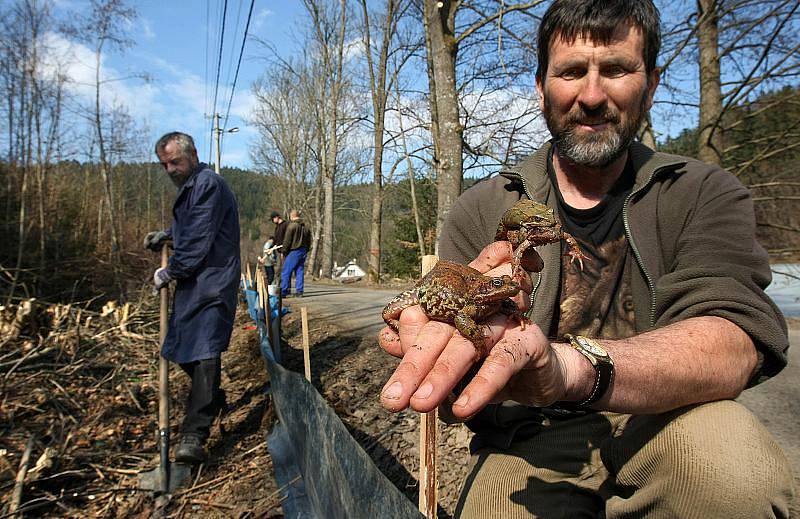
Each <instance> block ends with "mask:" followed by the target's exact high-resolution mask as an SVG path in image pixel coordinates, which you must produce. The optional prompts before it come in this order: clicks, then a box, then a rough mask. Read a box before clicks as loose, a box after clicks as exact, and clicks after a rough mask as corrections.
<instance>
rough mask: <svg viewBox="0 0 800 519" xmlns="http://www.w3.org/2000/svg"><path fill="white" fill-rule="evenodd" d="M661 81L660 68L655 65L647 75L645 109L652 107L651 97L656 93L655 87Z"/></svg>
mask: <svg viewBox="0 0 800 519" xmlns="http://www.w3.org/2000/svg"><path fill="white" fill-rule="evenodd" d="M659 82H661V69H660V68H658V67H656V68H654V69H653V70H652V72H650V74H648V76H647V109H648V110H650V108H652V107H653V99H654V98H655V95H656V88H657V87H658V84H659Z"/></svg>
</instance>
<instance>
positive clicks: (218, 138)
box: [214, 112, 222, 175]
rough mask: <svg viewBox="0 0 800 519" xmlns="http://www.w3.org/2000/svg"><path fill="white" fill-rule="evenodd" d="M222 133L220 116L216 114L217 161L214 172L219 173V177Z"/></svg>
mask: <svg viewBox="0 0 800 519" xmlns="http://www.w3.org/2000/svg"><path fill="white" fill-rule="evenodd" d="M221 133H222V131H221V130H220V129H219V114H218V113H216V112H215V113H214V139H215V140H216V142H217V160H216V161H215V162H214V171H216V172H217V175H219V161H220V158H219V156H220V151H219V140H220V134H221Z"/></svg>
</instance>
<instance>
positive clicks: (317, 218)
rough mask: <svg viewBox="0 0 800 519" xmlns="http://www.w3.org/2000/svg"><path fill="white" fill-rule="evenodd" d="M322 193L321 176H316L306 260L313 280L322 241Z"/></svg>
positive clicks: (317, 275) (317, 271)
mask: <svg viewBox="0 0 800 519" xmlns="http://www.w3.org/2000/svg"><path fill="white" fill-rule="evenodd" d="M321 193H322V176H320V175H317V179H316V187H315V189H314V230H313V231H312V232H311V243H312V245H311V254H310V256H309V258H308V264H309V265H310V268H309V270H310V271H311V275H312V276H313V277H314V278H317V277H319V270H320V269H319V261H318V260H319V250H320V247H319V244H320V242H321V241H322V240H321V238H322V233H323V230H322V224H323V216H322V204H321V203H320V195H321Z"/></svg>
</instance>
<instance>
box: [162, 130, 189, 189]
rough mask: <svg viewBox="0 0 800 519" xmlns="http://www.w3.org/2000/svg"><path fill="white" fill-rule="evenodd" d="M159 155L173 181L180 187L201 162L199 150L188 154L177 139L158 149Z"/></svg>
mask: <svg viewBox="0 0 800 519" xmlns="http://www.w3.org/2000/svg"><path fill="white" fill-rule="evenodd" d="M157 155H158V160H159V162H161V165H162V166H164V170H165V171H166V172H167V175H169V178H170V179H171V180H172V183H173V184H175V185H176V186H178V187H181V186H182V185H183V184H184V183H185V182H186V180H187V179H188V178H189V175H191V174H192V171H194V169H195V168H196V167H197V165H198V164H199V161H198V160H197V152H194V153H192V154H191V155H186V154H185V153H184V152H183V150H182V149H181V148H180V146H178V143H177V142H175V141H169V142H168V143H167V145H166V146H164V147H163V148H161V149H160V150H159V151H158V153H157Z"/></svg>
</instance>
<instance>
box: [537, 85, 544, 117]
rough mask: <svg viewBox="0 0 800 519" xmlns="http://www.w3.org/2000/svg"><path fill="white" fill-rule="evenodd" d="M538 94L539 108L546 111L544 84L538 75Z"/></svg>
mask: <svg viewBox="0 0 800 519" xmlns="http://www.w3.org/2000/svg"><path fill="white" fill-rule="evenodd" d="M536 94H537V97H538V98H539V110H540V111H541V112H542V113H544V85H543V84H542V81H541V80H540V79H539V78H538V77H537V78H536Z"/></svg>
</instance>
